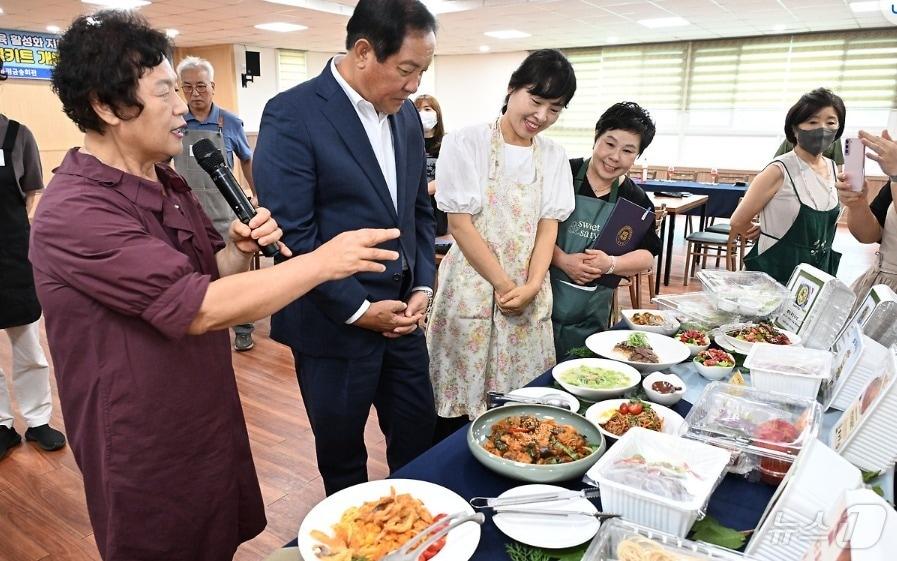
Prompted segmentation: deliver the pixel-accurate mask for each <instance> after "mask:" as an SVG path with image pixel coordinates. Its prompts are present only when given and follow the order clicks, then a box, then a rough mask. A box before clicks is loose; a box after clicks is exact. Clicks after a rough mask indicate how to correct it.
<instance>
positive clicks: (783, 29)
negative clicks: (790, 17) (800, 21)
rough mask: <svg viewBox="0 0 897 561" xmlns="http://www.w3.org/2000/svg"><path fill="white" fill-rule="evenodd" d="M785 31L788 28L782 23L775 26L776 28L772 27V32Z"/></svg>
mask: <svg viewBox="0 0 897 561" xmlns="http://www.w3.org/2000/svg"><path fill="white" fill-rule="evenodd" d="M786 29H788V26H787V25H785V24H784V23H779V24H776V26H775V27H773V30H774V31H785V30H786Z"/></svg>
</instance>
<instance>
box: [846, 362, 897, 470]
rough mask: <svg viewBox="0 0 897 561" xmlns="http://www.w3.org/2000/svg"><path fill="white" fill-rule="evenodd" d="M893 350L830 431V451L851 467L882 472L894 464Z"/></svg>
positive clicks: (896, 365) (896, 392) (896, 401)
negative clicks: (847, 462) (845, 460)
mask: <svg viewBox="0 0 897 561" xmlns="http://www.w3.org/2000/svg"><path fill="white" fill-rule="evenodd" d="M895 352H897V347H891V349H890V352H889V355H890V356H889V357H888V359H887V361H885V364H884V365H882V366H883V368H880V370H879V372H878V374H877V375H876V377H875V378H873V379H872V380H871V381H870V382H869V383H868V384H867V385H866V387H865V389H864V390H863V392H862V393H861V394H860V395H859V397H857V399H856V400H855V401H854V402H853V404H852V405H851V406H850V407H849V408H848V409H847V410H846V411H845V412H844V414H843V415H841V418H840V419H838V422H837V423H836V424H835V426H834V427H833V428H832V432H831V435H830V442H831V446H832V448H833V449H835V450H836V451H837V452H838V453H839V454H841V455H842V456H844V457H845V458H847V459H848V460H849V461H850V462H851V463H852V464H853V465H855V466H857V467H859V468H861V469H865V470H869V471H885V470H888V469H890V468H891V467H892V466H893V465H894V464H895V463H897V439H895V438H894V427H895V426H897V357H895V355H894V353H895Z"/></svg>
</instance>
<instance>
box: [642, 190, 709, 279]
mask: <svg viewBox="0 0 897 561" xmlns="http://www.w3.org/2000/svg"><path fill="white" fill-rule="evenodd" d="M648 197H650V198H651V202H652V203H654V206H655V207H660V205H666V207H667V216H668V217H669V220H664V221H663V223H662V224H661V225H660V246H661V250H660V254H659V255H658V256H657V274H656V275H655V278H654V292H655V293H657V294H660V270H661V269H662V268H663V265H664V263H663V262H664V260H666V269H664V271H663V285H664V286H669V284H670V265H671V264H672V262H673V235H674V234H675V233H676V215H678V214H685V213H686V212H688V211H690V210H692V209H695V208H698V207H701V230H703V229H704V228H705V226H706V224H707V201H708V199H709V198H710V197H709V196H707V195H689V196H687V197H666V196H662V195H658V194H656V193H651V192H649V193H648ZM667 223H669V226H667ZM664 237H666V258H664V255H663V254H664V251H663V246H664Z"/></svg>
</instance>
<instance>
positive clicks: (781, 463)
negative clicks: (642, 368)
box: [684, 382, 822, 485]
mask: <svg viewBox="0 0 897 561" xmlns="http://www.w3.org/2000/svg"><path fill="white" fill-rule="evenodd" d="M821 419H822V406H821V405H819V403H817V402H816V400H815V399H814V398H809V397H798V396H793V395H787V394H782V393H778V392H768V391H764V390H759V389H756V388H752V387H745V386H737V385H733V384H726V383H723V382H713V383H712V384H709V385H708V386H707V387H706V388H704V392H703V393H702V394H701V397H699V398H698V399H697V401H696V402H695V404H694V406H693V407H692V408H691V411H689V412H688V415H686V417H685V424H686V431H685V434H684V436H685V438H688V439H694V440H697V441H700V442H703V443H706V444H710V445H713V446H718V447H720V448H721V449H724V450H728V451H729V453H730V454H731V464H730V466H729V471H731V472H733V473H739V474H742V475H750V476H751V477H754V476H756V477H758V478H759V479H760V480H761V481H764V482H766V483H769V484H773V485H775V484H778V483H779V482H781V480H782V478H783V477H784V476H785V473H787V471H788V469H789V467H790V466H791V464H792V462H793V461H794V459H795V458H796V457H797V455H798V454H799V453H800V451H801V450H802V449H803V448H804V447H805V446H806V445H807V444H808V443H809V442H811V441H812V440H814V439H815V438H816V435H817V434H818V432H819V425H820V423H821ZM751 474H753V475H751Z"/></svg>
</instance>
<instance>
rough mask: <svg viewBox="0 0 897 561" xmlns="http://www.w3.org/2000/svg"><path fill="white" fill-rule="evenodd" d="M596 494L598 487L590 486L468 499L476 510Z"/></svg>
mask: <svg viewBox="0 0 897 561" xmlns="http://www.w3.org/2000/svg"><path fill="white" fill-rule="evenodd" d="M598 496H599V493H598V489H596V488H594V487H591V488H588V489H583V490H581V491H556V492H551V493H535V494H530V495H517V496H516V497H474V498H472V499H470V506H472V507H473V508H475V509H477V510H480V509H484V508H491V509H498V508H501V507H505V506H518V505H528V504H533V503H549V502H554V501H568V500H571V499H594V498H597V497H598Z"/></svg>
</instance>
